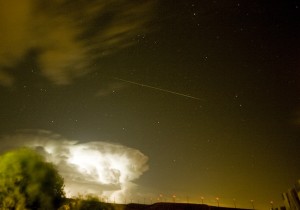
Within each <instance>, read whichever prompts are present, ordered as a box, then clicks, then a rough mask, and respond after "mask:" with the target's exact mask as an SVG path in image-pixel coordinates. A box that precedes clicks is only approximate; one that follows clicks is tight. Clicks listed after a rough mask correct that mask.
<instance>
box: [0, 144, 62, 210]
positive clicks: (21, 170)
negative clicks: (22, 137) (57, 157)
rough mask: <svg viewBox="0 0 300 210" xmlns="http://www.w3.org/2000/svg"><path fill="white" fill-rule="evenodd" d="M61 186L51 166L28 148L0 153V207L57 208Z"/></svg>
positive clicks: (59, 201)
mask: <svg viewBox="0 0 300 210" xmlns="http://www.w3.org/2000/svg"><path fill="white" fill-rule="evenodd" d="M63 187H64V185H63V178H62V177H61V176H60V175H59V174H58V172H57V170H56V169H55V168H54V166H53V165H52V164H51V163H48V162H45V160H44V158H43V157H42V156H40V155H39V154H37V153H35V152H34V151H32V150H29V149H25V148H24V149H18V150H14V151H10V152H7V153H5V154H3V155H1V156H0V209H5V210H10V209H16V210H21V209H22V210H25V209H32V210H34V209H41V210H48V209H49V210H53V209H57V208H58V207H59V206H60V205H61V204H62V202H63V200H64V198H65V194H64V191H63Z"/></svg>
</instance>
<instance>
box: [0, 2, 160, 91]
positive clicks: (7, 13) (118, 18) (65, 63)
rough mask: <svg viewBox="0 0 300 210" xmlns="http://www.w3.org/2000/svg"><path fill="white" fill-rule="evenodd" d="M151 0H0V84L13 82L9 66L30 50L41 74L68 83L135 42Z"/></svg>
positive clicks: (17, 61)
mask: <svg viewBox="0 0 300 210" xmlns="http://www.w3.org/2000/svg"><path fill="white" fill-rule="evenodd" d="M153 2H154V1H153V0H146V1H137V0H110V1H102V0H91V1H81V0H73V1H69V0H53V1H40V0H22V1H19V0H10V1H7V0H0V28H1V33H0V85H3V86H12V85H13V84H14V82H15V81H16V78H15V76H14V74H13V73H12V72H13V71H11V69H13V68H15V67H16V66H17V64H18V63H19V62H21V61H22V59H24V58H25V57H26V56H28V53H32V52H34V53H35V59H36V62H37V64H38V67H39V69H40V71H41V75H43V76H44V77H46V78H47V79H48V80H50V81H52V82H53V83H55V84H58V85H61V84H69V83H70V82H71V81H72V80H73V79H74V78H76V77H79V76H82V75H84V74H86V73H87V72H89V71H90V70H91V66H92V63H93V61H94V60H96V59H98V58H100V57H101V56H104V55H108V54H110V53H113V52H116V51H118V50H120V49H123V48H125V47H128V46H130V45H132V44H133V40H134V39H133V38H134V36H136V35H137V34H139V33H142V32H144V31H145V30H146V28H148V27H147V26H146V25H147V23H148V21H149V20H150V19H151V11H152V8H153ZM17 70H20V71H22V70H21V69H17Z"/></svg>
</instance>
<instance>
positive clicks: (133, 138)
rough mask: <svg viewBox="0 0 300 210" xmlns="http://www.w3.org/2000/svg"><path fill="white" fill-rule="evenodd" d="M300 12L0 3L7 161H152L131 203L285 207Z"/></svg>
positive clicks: (299, 101)
mask: <svg viewBox="0 0 300 210" xmlns="http://www.w3.org/2000/svg"><path fill="white" fill-rule="evenodd" d="M299 7H300V2H299V1H295V0H282V1H258V0H255V1H239V0H236V1H233V0H226V1H225V0H209V1H208V0H202V1H201V0H198V1H196V0H195V1H192V0H187V1H185V0H184V1H175V0H173V1H172V0H164V1H157V2H156V1H137V0H136V1H126V0H111V1H108V2H106V1H101V0H91V1H89V2H88V3H87V2H86V1H82V0H76V1H69V0H55V1H50V0H48V1H42V2H41V1H38V0H24V1H22V2H20V1H18V0H10V1H6V0H0V100H1V103H0V110H1V111H0V119H1V121H0V135H1V136H2V137H1V139H0V143H1V144H0V150H1V151H5V150H6V149H7V148H8V147H9V146H8V142H10V143H9V144H10V145H13V144H14V140H15V139H17V138H16V136H18V138H20V136H21V137H22V136H25V137H26V138H25V137H24V141H25V139H28V135H29V136H30V137H32V138H33V139H34V138H38V139H43V138H44V137H45V133H47V135H48V137H47V138H52V137H53V136H56V137H55V139H56V140H57V139H58V141H59V139H64V140H65V141H72V140H76V141H78V143H80V144H81V143H82V144H86V143H87V144H88V142H90V141H93V142H95V141H96V142H102V143H103V142H105V143H107V144H109V145H119V146H122V148H123V147H124V148H126V149H128V151H127V150H126V151H127V152H128V154H129V153H130V152H132V151H133V152H137V151H138V152H140V153H141V154H140V155H141V156H142V157H143V158H144V160H145V162H143V163H141V165H143V164H144V165H143V167H141V168H142V169H141V170H140V172H141V173H140V174H139V175H138V176H136V177H134V178H132V179H131V181H130V182H132V183H135V184H136V185H135V187H132V188H131V191H130V192H127V195H126V196H127V201H128V202H129V200H130V199H132V200H133V202H138V200H139V201H140V202H141V201H142V199H143V198H147V199H148V200H149V199H150V197H151V198H152V199H153V202H154V201H157V197H159V195H160V194H162V197H163V198H162V197H160V200H161V199H163V200H166V201H172V195H176V201H178V202H187V200H188V201H189V202H198V203H201V196H203V197H204V203H207V204H210V205H217V202H216V199H215V198H216V197H219V198H220V205H224V206H233V205H234V202H233V199H236V204H237V207H245V208H252V204H251V202H250V200H254V205H255V208H268V207H270V201H274V205H276V206H277V205H282V201H281V193H282V192H285V191H287V189H288V188H290V187H292V186H293V184H294V183H295V182H296V181H297V180H298V179H299V178H300V168H299V162H300V155H299V149H300V141H299V139H300V132H299V131H300V94H299V93H300V81H299V78H300V8H299ZM41 133H42V136H43V137H41ZM51 136H52V137H51ZM57 136H59V137H57ZM28 141H29V140H28ZM15 142H16V143H15V146H19V145H20V140H18V141H15ZM26 142H27V140H26V141H25V142H24V144H25V145H26ZM103 147H105V146H103ZM113 148H114V147H113ZM130 148H132V150H130ZM111 150H113V149H111ZM121 150H122V149H121ZM121 150H120V151H121ZM118 151H119V150H118ZM120 151H119V152H118V154H123V153H122V151H123V150H122V151H121V152H120ZM126 154H127V153H126ZM129 155H130V154H129ZM134 157H135V156H134ZM133 159H134V158H133ZM137 159H138V158H137ZM91 161H93V160H91ZM134 165H135V163H134V162H133V163H132V167H133V168H134V167H135V166H134ZM136 170H138V169H136ZM109 184H110V183H109ZM113 184H114V185H115V184H116V183H113ZM148 202H149V203H150V201H148Z"/></svg>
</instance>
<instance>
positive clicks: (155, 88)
mask: <svg viewBox="0 0 300 210" xmlns="http://www.w3.org/2000/svg"><path fill="white" fill-rule="evenodd" d="M113 79H115V80H119V81H122V82H126V83H130V84H134V85H138V86H141V87H146V88H151V89H154V90H158V91H162V92H165V93H171V94H174V95H178V96H183V97H187V98H191V99H194V100H199V101H204V100H203V99H201V98H197V97H194V96H190V95H186V94H183V93H178V92H174V91H171V90H166V89H162V88H158V87H154V86H150V85H145V84H142V83H137V82H133V81H129V80H125V79H121V78H117V77H113Z"/></svg>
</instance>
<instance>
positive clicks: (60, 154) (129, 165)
mask: <svg viewBox="0 0 300 210" xmlns="http://www.w3.org/2000/svg"><path fill="white" fill-rule="evenodd" d="M1 142H2V143H3V144H4V145H5V146H6V149H5V150H9V149H13V148H16V147H24V146H27V147H30V148H33V149H35V150H37V151H38V152H39V153H40V154H42V155H43V156H45V158H46V160H47V161H49V162H52V163H53V164H54V165H56V167H57V168H58V170H59V172H60V174H61V175H62V176H63V177H64V180H65V191H66V193H67V196H69V197H72V196H76V195H78V194H95V195H97V196H100V197H104V196H105V197H106V198H108V199H115V200H116V201H119V202H122V201H123V200H124V196H125V193H126V194H128V193H130V192H131V191H132V190H133V188H132V187H133V186H134V185H135V184H134V183H133V181H134V180H136V179H138V178H139V177H140V176H141V175H142V174H143V173H144V172H145V171H146V170H147V169H148V166H147V164H146V163H147V160H148V158H147V157H146V156H145V155H144V154H142V153H141V152H140V151H139V150H136V149H133V148H129V147H126V146H123V145H120V144H112V143H107V142H99V141H97V142H96V141H95V142H87V143H79V142H77V141H73V140H68V139H64V138H62V137H61V136H59V135H57V134H53V133H51V132H49V131H37V132H32V131H26V132H21V133H18V134H15V135H12V136H6V137H4V139H3V140H2V141H1ZM0 152H1V151H0ZM2 152H3V151H2Z"/></svg>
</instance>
